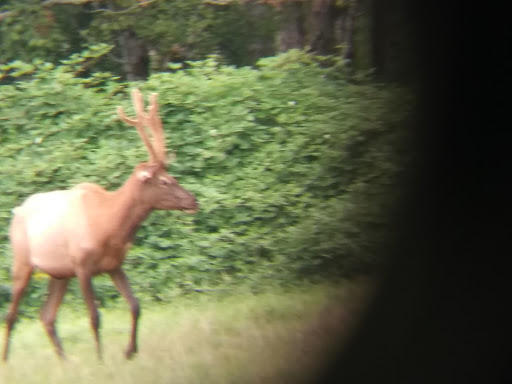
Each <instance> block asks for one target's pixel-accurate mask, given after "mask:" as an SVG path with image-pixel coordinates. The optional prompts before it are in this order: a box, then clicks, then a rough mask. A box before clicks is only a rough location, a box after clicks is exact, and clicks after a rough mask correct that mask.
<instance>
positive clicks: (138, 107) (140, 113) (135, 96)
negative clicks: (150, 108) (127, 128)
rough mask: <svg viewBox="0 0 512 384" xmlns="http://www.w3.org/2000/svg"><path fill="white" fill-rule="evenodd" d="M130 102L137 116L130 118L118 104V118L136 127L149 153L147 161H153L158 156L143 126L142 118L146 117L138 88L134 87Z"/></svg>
mask: <svg viewBox="0 0 512 384" xmlns="http://www.w3.org/2000/svg"><path fill="white" fill-rule="evenodd" d="M132 102H133V106H134V109H135V113H136V114H137V117H136V118H134V119H131V118H129V117H127V116H126V114H125V113H124V108H123V107H121V106H119V107H117V114H118V115H119V118H120V119H121V120H122V121H124V122H125V123H126V124H128V125H132V126H134V127H135V128H137V132H138V133H139V136H140V138H141V139H142V141H143V142H144V145H145V146H146V149H147V150H148V153H149V161H150V162H151V163H154V162H156V161H157V159H158V158H159V157H158V156H157V153H156V151H155V149H154V147H153V145H152V144H151V141H150V140H149V137H148V135H147V132H146V130H145V128H144V120H145V119H146V118H147V116H146V115H145V113H144V102H143V99H142V94H141V93H140V91H139V90H138V89H134V90H133V91H132Z"/></svg>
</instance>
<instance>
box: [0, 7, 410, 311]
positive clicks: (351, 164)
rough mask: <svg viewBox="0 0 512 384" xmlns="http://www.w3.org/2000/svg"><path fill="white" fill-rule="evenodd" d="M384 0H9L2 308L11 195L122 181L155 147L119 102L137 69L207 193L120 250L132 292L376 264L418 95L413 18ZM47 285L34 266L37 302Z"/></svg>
mask: <svg viewBox="0 0 512 384" xmlns="http://www.w3.org/2000/svg"><path fill="white" fill-rule="evenodd" d="M382 4H383V3H382V2H378V1H370V0H303V1H293V0H288V1H286V0H282V1H279V0H274V1H272V0H268V1H234V0H232V1H229V0H225V1H222V0H219V1H202V0H190V1H171V0H169V1H163V0H147V1H133V0H120V1H87V0H74V1H73V0H67V1H66V0H46V1H35V0H26V1H3V2H0V148H1V155H0V177H1V180H0V183H1V186H2V194H1V195H0V313H3V311H5V308H6V304H7V303H8V301H9V297H10V277H9V274H10V265H11V253H10V247H9V243H8V238H7V231H8V225H9V221H10V218H11V210H12V209H13V208H14V207H15V206H16V205H18V204H20V203H21V202H22V201H23V200H24V199H25V198H26V197H28V196H29V195H31V194H33V193H36V192H43V191H50V190H54V189H63V188H68V187H70V186H72V185H74V184H76V183H79V182H83V181H91V182H96V183H99V184H100V185H102V186H104V187H105V188H107V189H115V188H117V187H119V186H120V185H121V184H122V183H123V181H124V180H125V179H126V178H127V177H128V175H129V174H130V173H131V171H132V167H133V166H134V165H135V164H137V163H138V162H140V161H143V160H144V159H145V158H146V154H145V150H144V147H143V145H142V144H141V143H140V140H139V138H138V136H137V135H136V133H135V130H134V129H133V128H131V127H126V126H124V125H123V124H122V123H121V122H120V121H119V120H118V119H117V117H116V107H117V105H123V106H124V107H125V109H127V110H131V105H130V101H129V92H130V90H131V89H133V88H134V87H139V88H140V89H141V90H142V91H143V93H144V94H147V93H149V92H158V93H159V95H160V96H159V101H160V105H161V115H162V119H163V122H164V126H165V129H166V132H167V143H168V147H169V148H171V150H173V151H176V154H177V157H176V160H175V161H174V162H173V164H172V165H171V166H170V167H169V172H170V173H171V174H172V175H174V176H176V177H177V178H178V179H179V180H180V183H181V184H182V185H183V186H185V187H186V188H187V189H189V190H190V191H191V192H193V193H194V194H195V195H196V196H197V197H198V200H199V202H200V204H201V210H200V212H199V213H197V214H196V215H194V216H189V215H185V214H182V213H179V212H176V213H169V212H154V213H153V214H152V215H151V216H150V218H149V219H148V220H146V221H145V222H144V224H143V226H142V227H141V229H140V230H139V232H138V233H137V236H136V238H135V241H134V247H133V248H132V249H131V251H130V253H129V255H128V258H127V260H126V262H125V268H126V270H127V274H128V276H129V277H130V280H131V282H132V286H133V289H134V292H135V294H136V296H138V297H139V298H141V299H142V300H147V301H159V302H167V301H170V300H171V299H173V298H174V297H176V296H178V295H183V294H187V293H191V292H209V291H230V290H236V289H237V288H238V287H240V286H244V287H248V288H250V289H251V290H253V291H255V292H257V291H259V290H262V289H264V287H268V286H272V285H279V286H285V287H286V286H298V285H301V284H302V283H303V282H304V281H313V282H315V281H325V280H330V279H337V278H339V277H350V276H355V275H359V274H367V273H372V272H375V271H376V270H379V269H380V268H381V267H382V265H383V264H384V263H385V261H386V260H385V253H384V252H383V251H382V250H383V249H386V248H387V242H388V241H390V240H391V239H392V236H393V234H391V233H389V231H388V228H391V227H392V226H391V223H392V221H393V219H394V212H395V211H394V208H395V206H396V202H397V201H399V199H400V191H401V190H400V185H401V182H402V181H403V177H404V168H405V165H406V164H407V161H408V159H409V155H408V153H407V137H408V132H407V129H406V128H407V124H404V121H407V119H408V116H409V113H410V112H411V110H412V106H413V104H414V102H413V100H414V99H413V95H412V94H411V92H410V81H411V79H413V78H414V76H413V74H412V73H411V72H410V69H411V68H413V66H411V65H410V64H411V55H408V54H407V52H409V49H408V40H407V33H404V31H406V30H407V28H408V25H407V21H406V20H404V19H403V13H402V12H401V11H402V8H400V7H399V6H398V5H399V2H397V1H389V2H387V3H386V7H384V6H383V5H382ZM94 285H95V292H96V294H97V296H98V300H99V301H100V302H101V303H102V305H104V306H107V305H108V304H109V303H110V302H113V301H116V300H117V299H118V298H119V294H118V293H117V291H116V290H115V288H114V287H113V286H112V284H111V283H110V281H109V280H107V279H106V278H105V279H104V278H102V277H98V278H97V279H95V281H94ZM70 290H71V295H72V296H76V297H80V293H79V291H78V286H77V285H72V286H71V287H70ZM45 292H46V276H45V275H42V274H37V275H36V276H35V277H34V279H33V281H32V283H31V286H30V289H29V292H28V294H27V297H26V298H25V300H24V304H23V306H22V307H23V308H22V313H23V314H24V315H25V316H32V315H33V314H34V313H35V311H36V309H37V308H39V307H40V305H41V302H42V299H43V296H44V295H45ZM77 302H78V303H79V305H82V302H81V300H78V301H77Z"/></svg>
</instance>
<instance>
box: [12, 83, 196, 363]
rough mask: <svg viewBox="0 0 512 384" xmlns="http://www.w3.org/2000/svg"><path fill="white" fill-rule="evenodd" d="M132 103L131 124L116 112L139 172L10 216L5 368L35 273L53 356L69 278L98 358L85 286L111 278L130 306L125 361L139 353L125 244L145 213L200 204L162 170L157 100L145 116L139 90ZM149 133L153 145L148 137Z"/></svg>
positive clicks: (48, 198) (95, 324)
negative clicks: (42, 282)
mask: <svg viewBox="0 0 512 384" xmlns="http://www.w3.org/2000/svg"><path fill="white" fill-rule="evenodd" d="M132 101H133V105H134V109H135V112H136V117H135V118H128V117H126V115H125V113H124V110H123V108H122V107H118V109H117V112H118V115H119V118H120V119H121V120H122V121H123V122H125V123H127V124H129V125H132V126H134V127H135V128H136V129H137V132H138V133H139V135H140V137H141V139H142V141H143V142H144V144H145V146H146V148H147V150H148V152H149V162H144V163H140V164H139V165H137V166H136V167H135V169H134V171H133V172H132V174H131V176H130V177H129V178H128V180H127V181H126V182H125V183H124V184H123V185H122V186H121V187H120V188H119V189H118V190H116V191H112V192H110V191H107V190H105V189H103V188H102V187H101V186H99V185H96V184H91V183H82V184H79V185H77V186H75V187H73V188H71V189H68V190H57V191H52V192H45V193H37V194H34V195H32V196H30V197H28V198H27V199H26V200H25V201H24V202H23V204H22V205H20V206H18V207H16V208H15V209H14V210H13V212H14V216H13V218H12V221H11V225H10V228H9V237H10V242H11V246H12V252H13V265H12V284H13V285H12V299H11V303H10V306H9V309H8V312H7V316H6V339H5V346H4V351H3V359H4V361H6V360H7V357H8V353H9V342H10V339H11V331H12V329H13V325H14V323H15V320H16V317H17V310H18V305H19V303H20V299H21V298H22V296H23V292H24V291H25V288H26V287H27V285H28V283H29V281H30V278H31V275H32V273H33V272H34V271H35V270H40V271H42V272H44V273H46V274H47V275H49V276H50V280H49V284H48V296H47V298H46V301H45V303H44V305H43V306H42V309H41V313H40V318H41V321H42V323H43V325H44V327H45V329H46V332H47V333H48V336H49V337H50V340H51V342H52V344H53V346H54V347H55V350H56V353H57V355H58V356H59V357H61V358H65V354H64V351H63V349H62V345H61V342H60V340H59V337H58V335H57V332H56V329H55V319H56V316H57V311H58V308H59V306H60V304H61V302H62V299H63V297H64V294H65V292H66V288H67V286H68V282H69V280H70V278H73V277H77V278H78V280H79V283H80V288H81V291H82V294H83V296H84V299H85V303H86V304H87V308H88V311H89V315H90V321H91V327H92V331H93V334H94V339H95V343H96V350H97V353H98V356H99V358H100V359H101V357H102V348H101V340H100V335H99V325H100V316H99V312H98V309H97V307H96V304H95V300H94V292H93V286H92V282H91V279H92V277H94V276H96V275H98V274H102V273H108V274H109V275H110V277H111V279H112V281H113V282H114V285H115V286H116V288H117V289H118V291H119V292H120V293H121V295H122V296H123V297H124V298H125V299H126V301H127V302H128V304H129V306H130V310H131V317H132V327H131V335H130V339H129V343H128V347H127V348H126V351H125V356H126V357H127V358H130V357H132V356H133V354H134V353H136V352H137V322H138V318H139V312H140V308H139V303H138V301H137V299H136V298H135V297H134V295H133V293H132V290H131V288H130V285H129V283H128V279H127V277H126V275H125V273H124V271H123V269H122V263H123V261H124V258H125V256H126V253H127V251H128V248H129V245H130V243H131V240H132V238H133V236H134V234H135V232H136V230H137V228H138V227H139V225H140V224H141V223H142V221H143V220H144V219H145V218H146V217H147V216H148V215H149V214H150V212H151V211H153V210H156V209H159V210H181V211H185V212H187V213H195V212H196V211H197V210H198V204H197V201H196V198H195V197H194V195H192V194H191V193H190V192H188V191H187V190H185V189H184V188H183V187H182V186H180V185H179V184H178V181H177V180H176V179H175V178H174V177H172V176H171V175H169V174H167V173H166V171H165V167H166V165H167V158H166V148H165V139H164V130H163V127H162V121H161V119H160V117H159V114H158V103H157V94H156V93H154V94H152V95H151V97H150V105H149V107H148V108H147V110H145V108H144V101H143V97H142V94H141V93H140V92H139V91H138V90H137V89H136V90H134V91H133V92H132ZM148 128H149V131H150V132H151V134H152V140H151V139H150V137H149V136H148Z"/></svg>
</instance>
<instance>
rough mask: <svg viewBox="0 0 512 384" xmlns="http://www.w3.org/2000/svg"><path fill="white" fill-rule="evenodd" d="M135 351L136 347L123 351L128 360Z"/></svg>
mask: <svg viewBox="0 0 512 384" xmlns="http://www.w3.org/2000/svg"><path fill="white" fill-rule="evenodd" d="M136 353H137V349H136V348H128V349H127V350H126V351H125V352H124V356H125V357H126V358H127V359H128V360H130V359H131V358H132V357H133V356H134V355H135V354H136Z"/></svg>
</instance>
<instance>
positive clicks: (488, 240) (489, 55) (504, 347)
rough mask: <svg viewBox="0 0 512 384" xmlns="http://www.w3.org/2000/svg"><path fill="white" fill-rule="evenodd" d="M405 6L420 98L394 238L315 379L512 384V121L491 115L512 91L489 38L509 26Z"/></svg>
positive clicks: (460, 11)
mask: <svg viewBox="0 0 512 384" xmlns="http://www.w3.org/2000/svg"><path fill="white" fill-rule="evenodd" d="M398 1H400V0H398ZM380 3H381V4H380V6H381V7H386V6H397V1H388V0H380ZM401 3H402V4H403V6H405V8H404V10H405V11H406V13H407V17H408V20H409V22H410V25H411V26H412V28H410V29H409V31H408V32H407V33H411V36H412V38H413V42H414V44H413V45H412V50H411V52H410V54H411V55H412V58H413V62H414V65H415V68H414V73H413V77H411V79H410V81H411V85H413V86H414V87H416V89H417V91H418V94H419V95H420V104H419V108H418V110H417V111H416V112H415V114H414V119H413V121H412V122H404V124H411V123H412V125H411V129H414V130H415V143H414V146H413V147H412V148H411V149H412V150H413V154H414V156H415V158H414V159H413V161H412V162H411V164H410V168H409V170H408V171H409V176H410V177H409V179H408V180H407V183H405V184H404V188H405V191H406V195H407V196H408V197H407V200H406V201H403V204H402V205H401V206H400V207H398V208H399V212H400V215H399V217H400V218H399V220H398V221H397V223H396V231H395V234H396V238H394V239H393V240H394V243H393V244H394V246H393V247H391V248H390V249H386V250H383V251H385V252H386V253H387V254H388V255H389V257H390V263H389V264H388V266H387V267H388V268H387V269H386V270H385V271H384V272H383V274H382V276H381V277H382V285H381V286H380V288H379V289H378V291H377V294H376V296H375V297H374V298H373V300H372V302H371V304H370V306H369V307H368V310H367V312H366V314H365V316H363V319H362V321H361V322H360V323H359V327H358V329H357V331H356V332H355V333H354V334H352V336H351V339H350V341H349V342H348V344H347V345H346V347H345V348H343V349H340V351H341V352H340V353H339V354H338V355H333V356H332V359H331V360H330V361H328V362H327V363H328V364H327V366H326V369H325V371H324V372H322V373H323V374H322V375H320V376H319V377H318V378H317V380H316V381H315V382H326V383H329V382H332V383H338V382H339V383H344V384H348V383H358V384H361V383H394V384H397V383H414V384H418V383H436V384H440V383H494V382H512V375H511V370H512V364H510V362H511V360H512V359H511V353H510V352H509V349H510V341H511V340H510V328H511V327H512V321H511V317H510V315H509V314H508V313H509V312H510V311H509V308H508V307H509V306H510V300H511V297H510V295H509V293H511V290H510V283H509V282H510V281H511V280H512V279H511V277H510V276H509V270H508V268H506V267H507V265H506V259H507V258H508V257H510V246H509V244H510V240H508V239H509V238H512V236H511V235H512V234H511V233H510V229H512V226H511V225H510V216H508V215H507V214H508V210H506V208H508V207H509V206H510V204H509V202H508V200H509V199H510V198H511V197H512V194H510V193H507V192H508V191H509V190H508V189H506V187H505V185H506V184H507V183H505V182H504V181H506V180H507V179H509V178H510V175H511V171H510V169H507V168H508V167H506V164H508V163H510V161H509V159H508V157H509V156H510V155H509V154H507V152H509V151H510V149H509V148H507V147H506V146H508V143H510V141H507V140H505V138H504V137H500V131H501V130H502V129H507V128H508V129H509V126H510V118H508V119H505V120H504V121H503V122H500V121H499V117H497V115H498V113H499V108H500V106H502V105H503V104H504V100H505V98H506V97H508V98H509V95H508V96H499V93H496V92H494V89H493V88H492V84H494V85H495V86H497V87H504V91H505V92H507V91H508V89H507V88H506V87H505V86H504V85H502V84H503V83H502V81H501V79H502V78H501V76H503V75H504V74H506V73H507V69H505V71H504V72H500V70H499V68H501V66H500V62H502V58H500V57H499V56H500V55H502V54H503V51H504V50H506V49H505V47H508V46H509V44H508V43H506V42H504V43H503V44H504V45H502V46H495V45H493V44H495V42H496V41H499V40H500V39H501V38H502V37H503V36H500V31H499V30H498V29H499V28H502V27H504V26H505V25H507V23H506V22H505V21H503V20H501V18H500V17H499V16H500V12H503V11H502V10H499V9H496V8H497V7H495V6H494V5H491V4H489V5H485V6H484V5H482V6H481V7H480V6H476V7H475V6H470V5H469V3H461V4H459V3H454V2H427V1H409V2H408V1H401ZM468 9H470V11H469V12H468ZM471 11H473V12H471ZM468 13H469V14H470V16H471V17H468ZM476 20H478V22H476ZM477 24H478V25H477ZM496 27H497V28H496ZM489 64H490V65H489ZM489 86H491V88H489ZM508 93H509V94H510V91H508ZM502 98H503V99H502ZM486 102H489V103H491V105H490V107H491V108H486ZM501 108H502V107H501ZM507 149H509V151H507ZM509 153H510V152H509ZM505 198H506V199H507V200H505ZM505 210H506V212H505ZM507 231H508V232H507Z"/></svg>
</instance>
